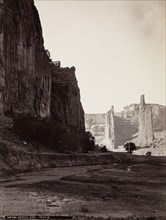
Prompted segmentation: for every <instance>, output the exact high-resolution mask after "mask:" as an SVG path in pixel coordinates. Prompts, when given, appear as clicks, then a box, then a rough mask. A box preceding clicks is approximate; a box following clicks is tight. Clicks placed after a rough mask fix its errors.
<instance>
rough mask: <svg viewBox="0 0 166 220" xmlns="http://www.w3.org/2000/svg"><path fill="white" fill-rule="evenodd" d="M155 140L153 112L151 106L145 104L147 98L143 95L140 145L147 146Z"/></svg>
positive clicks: (140, 108)
mask: <svg viewBox="0 0 166 220" xmlns="http://www.w3.org/2000/svg"><path fill="white" fill-rule="evenodd" d="M153 140H154V134H153V122H152V110H151V106H150V105H147V104H145V97H144V95H141V99H140V106H139V130H138V144H139V145H140V146H145V145H148V144H150V143H152V141H153Z"/></svg>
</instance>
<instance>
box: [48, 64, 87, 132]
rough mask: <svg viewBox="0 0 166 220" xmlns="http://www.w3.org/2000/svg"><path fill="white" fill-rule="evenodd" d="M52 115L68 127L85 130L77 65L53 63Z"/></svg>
mask: <svg viewBox="0 0 166 220" xmlns="http://www.w3.org/2000/svg"><path fill="white" fill-rule="evenodd" d="M51 116H52V117H53V118H54V119H56V120H58V121H60V122H61V123H62V124H63V125H65V126H67V127H70V128H74V129H75V130H81V131H84V130H85V123H84V110H83V108H82V104H81V102H80V90H79V87H78V84H77V79H76V76H75V67H71V68H68V67H66V68H63V67H60V66H56V65H54V64H53V65H52V93H51Z"/></svg>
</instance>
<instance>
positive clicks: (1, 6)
mask: <svg viewBox="0 0 166 220" xmlns="http://www.w3.org/2000/svg"><path fill="white" fill-rule="evenodd" d="M0 114H6V115H8V116H12V117H17V118H19V116H23V117H27V116H28V117H32V118H33V117H35V118H48V117H49V118H50V117H54V118H55V117H56V116H58V118H59V120H60V121H61V122H62V123H63V124H65V125H67V126H70V127H72V126H73V127H74V128H75V129H78V130H79V129H82V130H84V111H83V109H82V105H81V102H80V91H79V88H78V85H77V80H76V77H75V69H74V68H58V67H56V66H55V65H54V63H53V62H52V61H51V59H50V54H49V52H48V50H45V48H44V43H43V37H42V28H41V24H40V19H39V15H38V11H37V9H36V7H35V6H34V1H33V0H5V1H3V0H1V1H0ZM51 114H52V115H51Z"/></svg>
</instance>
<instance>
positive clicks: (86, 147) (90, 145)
mask: <svg viewBox="0 0 166 220" xmlns="http://www.w3.org/2000/svg"><path fill="white" fill-rule="evenodd" d="M82 142H83V147H82V151H83V153H88V151H93V150H94V149H95V138H94V137H93V135H92V133H91V132H90V131H86V132H85V133H84V134H83V141H82Z"/></svg>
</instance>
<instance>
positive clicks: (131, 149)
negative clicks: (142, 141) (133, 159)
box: [124, 142, 136, 154]
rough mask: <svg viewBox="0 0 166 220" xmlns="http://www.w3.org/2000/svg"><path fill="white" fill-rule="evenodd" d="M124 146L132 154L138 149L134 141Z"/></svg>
mask: <svg viewBox="0 0 166 220" xmlns="http://www.w3.org/2000/svg"><path fill="white" fill-rule="evenodd" d="M124 147H125V149H126V151H127V152H128V153H130V154H132V153H133V151H134V150H136V146H135V144H134V143H133V142H127V143H125V144H124Z"/></svg>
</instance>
